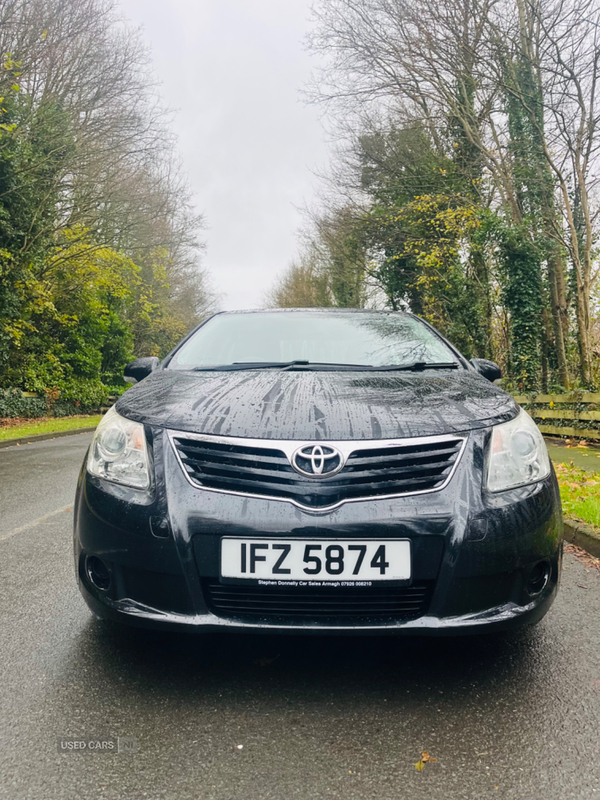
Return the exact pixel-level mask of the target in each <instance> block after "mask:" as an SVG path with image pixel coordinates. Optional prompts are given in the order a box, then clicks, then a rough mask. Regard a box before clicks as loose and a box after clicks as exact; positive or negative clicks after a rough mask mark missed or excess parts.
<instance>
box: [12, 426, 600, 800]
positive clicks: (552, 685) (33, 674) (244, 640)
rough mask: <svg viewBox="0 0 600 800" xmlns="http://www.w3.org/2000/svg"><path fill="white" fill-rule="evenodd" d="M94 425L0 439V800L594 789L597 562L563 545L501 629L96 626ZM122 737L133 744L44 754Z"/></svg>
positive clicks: (417, 795) (599, 699)
mask: <svg viewBox="0 0 600 800" xmlns="http://www.w3.org/2000/svg"><path fill="white" fill-rule="evenodd" d="M90 438H91V437H90V434H79V435H77V436H72V437H67V438H63V439H56V440H53V441H48V442H39V443H35V444H31V445H23V446H22V447H19V448H16V447H14V448H8V449H5V450H0V509H1V511H2V514H1V515H0V798H7V799H8V800H21V798H23V799H25V798H27V800H38V799H39V800H54V799H55V798H56V799H57V800H58V799H59V798H60V800H62V799H63V798H65V799H67V798H68V800H71V799H72V800H88V799H89V800H96V799H97V798H102V799H104V798H106V799H109V800H116V799H117V798H118V800H130V799H131V800H134V799H136V800H137V798H149V800H153V799H156V798H161V800H162V798H164V799H165V800H167V799H168V800H171V799H172V798H173V799H177V800H188V799H189V800H192V798H193V799H194V800H205V799H206V800H208V798H217V799H218V800H267V798H269V799H270V798H273V800H283V799H284V798H285V799H286V800H287V799H288V798H290V799H291V798H302V800H304V799H306V800H318V799H319V798H340V800H341V799H342V798H343V800H354V799H356V800H358V798H360V800H396V799H397V798H398V799H400V798H402V799H404V798H411V800H421V799H423V800H425V798H426V799H427V800H438V799H439V800H454V798H457V799H458V798H460V800H463V798H464V799H465V800H467V799H468V800H471V799H472V800H486V798H510V800H513V799H514V798H527V800H542V798H544V800H554V799H556V800H570V799H571V798H577V799H578V800H592V799H595V798H600V572H597V571H596V570H594V569H591V568H586V567H585V566H584V565H583V564H581V563H580V562H579V561H577V560H576V559H575V558H574V557H573V556H571V555H567V556H566V557H565V569H564V571H563V583H562V588H561V591H560V593H559V597H558V599H557V601H556V603H555V604H554V606H553V608H552V610H551V611H550V613H549V614H548V616H547V617H546V618H545V620H544V621H543V622H542V623H541V624H540V625H539V626H538V627H537V628H534V629H532V630H530V631H528V632H525V633H524V634H522V635H519V636H517V637H512V638H511V637H508V636H507V637H490V638H486V637H478V638H469V639H443V640H442V639H440V640H435V639H431V640H427V639H425V640H416V639H406V640H402V639H396V640H394V639H385V638H362V639H358V638H352V639H350V638H329V637H323V638H312V637H311V638H284V637H257V636H250V635H247V636H223V635H219V636H216V635H213V636H210V637H207V636H197V637H191V636H183V635H175V634H169V635H167V634H154V633H149V632H144V631H136V630H133V629H132V630H130V629H127V628H121V627H118V626H114V625H111V624H108V623H100V622H98V621H96V620H95V619H93V617H92V616H91V615H90V613H89V612H88V610H87V608H86V606H85V605H84V603H83V601H82V600H81V598H80V596H79V593H78V590H77V588H76V585H75V581H74V575H73V564H72V555H71V546H72V545H71V517H72V514H71V513H70V511H69V510H68V509H71V508H72V505H71V503H72V500H73V494H74V486H75V481H76V477H77V472H78V470H79V466H80V463H81V459H82V457H83V453H84V451H85V448H86V447H87V443H88V442H89V440H90ZM65 509H66V510H65ZM117 736H120V737H133V738H135V739H137V752H136V753H129V752H121V753H116V752H95V753H86V754H84V753H73V752H61V753H59V752H58V748H57V739H58V738H59V737H82V738H85V739H100V738H108V737H117ZM240 746H241V748H240ZM423 750H427V751H428V752H429V753H430V754H431V755H432V756H434V757H435V758H437V759H438V760H437V762H435V763H433V762H430V763H427V764H426V765H425V769H424V770H423V771H422V772H420V773H419V772H417V770H416V769H415V767H414V763H415V762H417V761H418V760H419V758H420V756H421V752H422V751H423Z"/></svg>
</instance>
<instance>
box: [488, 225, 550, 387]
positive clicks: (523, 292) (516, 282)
mask: <svg viewBox="0 0 600 800" xmlns="http://www.w3.org/2000/svg"><path fill="white" fill-rule="evenodd" d="M499 250H500V258H501V263H502V266H503V269H504V274H505V280H504V282H503V283H504V286H503V300H504V304H505V306H506V308H507V310H508V312H509V314H510V331H511V351H510V354H509V366H510V376H511V379H512V381H513V382H514V383H515V385H516V386H517V387H518V388H519V389H522V390H524V391H533V390H534V389H535V388H537V387H538V386H539V381H540V368H541V351H540V345H541V341H542V331H543V318H542V312H543V309H544V297H543V292H542V276H541V270H540V250H539V247H538V245H537V244H536V243H535V242H533V241H532V240H531V236H530V233H529V231H528V229H527V228H526V227H524V226H523V227H513V228H505V229H504V230H502V232H501V235H500V241H499Z"/></svg>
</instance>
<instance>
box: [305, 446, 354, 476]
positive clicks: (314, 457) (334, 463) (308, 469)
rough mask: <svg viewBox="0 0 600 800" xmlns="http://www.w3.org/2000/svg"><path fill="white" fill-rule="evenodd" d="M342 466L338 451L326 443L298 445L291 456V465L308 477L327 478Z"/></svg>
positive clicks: (341, 458) (340, 455) (342, 462)
mask: <svg viewBox="0 0 600 800" xmlns="http://www.w3.org/2000/svg"><path fill="white" fill-rule="evenodd" d="M343 466H344V459H343V457H342V454H341V453H340V451H339V450H338V449H337V448H335V447H332V446H331V445H328V444H308V445H304V447H299V448H298V449H297V450H296V452H295V453H294V454H293V456H292V467H293V468H294V469H295V470H296V472H299V473H300V474H301V475H306V476H307V477H309V478H328V477H329V476H330V475H335V473H336V472H339V471H340V470H341V469H342V467H343Z"/></svg>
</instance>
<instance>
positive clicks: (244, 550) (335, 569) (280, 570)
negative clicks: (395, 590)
mask: <svg viewBox="0 0 600 800" xmlns="http://www.w3.org/2000/svg"><path fill="white" fill-rule="evenodd" d="M410 578H411V557H410V541H409V540H408V539H380V540H377V541H373V540H372V539H366V540H357V539H323V540H319V539H241V538H234V537H225V538H223V539H221V580H222V581H223V582H224V583H240V582H244V583H246V582H248V581H251V582H253V583H255V584H259V585H265V586H268V585H274V586H278V585H282V584H284V583H291V584H293V585H294V586H304V585H306V586H309V585H310V586H314V585H315V584H323V585H330V586H360V585H362V586H372V585H373V584H374V583H379V582H380V581H386V582H394V583H396V584H406V583H409V582H410Z"/></svg>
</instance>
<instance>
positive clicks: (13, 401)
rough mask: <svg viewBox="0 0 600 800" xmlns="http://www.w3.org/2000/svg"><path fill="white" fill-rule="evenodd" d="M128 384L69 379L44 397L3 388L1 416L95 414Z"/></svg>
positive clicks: (0, 399)
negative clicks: (24, 394) (25, 395)
mask: <svg viewBox="0 0 600 800" xmlns="http://www.w3.org/2000/svg"><path fill="white" fill-rule="evenodd" d="M126 388H127V387H126V386H105V385H104V384H103V383H100V381H97V380H93V379H90V380H79V381H75V380H72V381H65V383H64V385H63V386H62V387H53V388H52V389H49V390H46V393H45V395H44V396H38V397H24V396H23V393H22V391H21V389H0V417H25V418H28V419H35V418H37V417H70V416H74V415H76V414H94V413H97V412H98V411H99V410H100V408H102V406H106V405H108V403H109V399H108V398H109V397H110V396H119V395H121V394H122V393H123V392H124V391H125V389H126Z"/></svg>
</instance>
